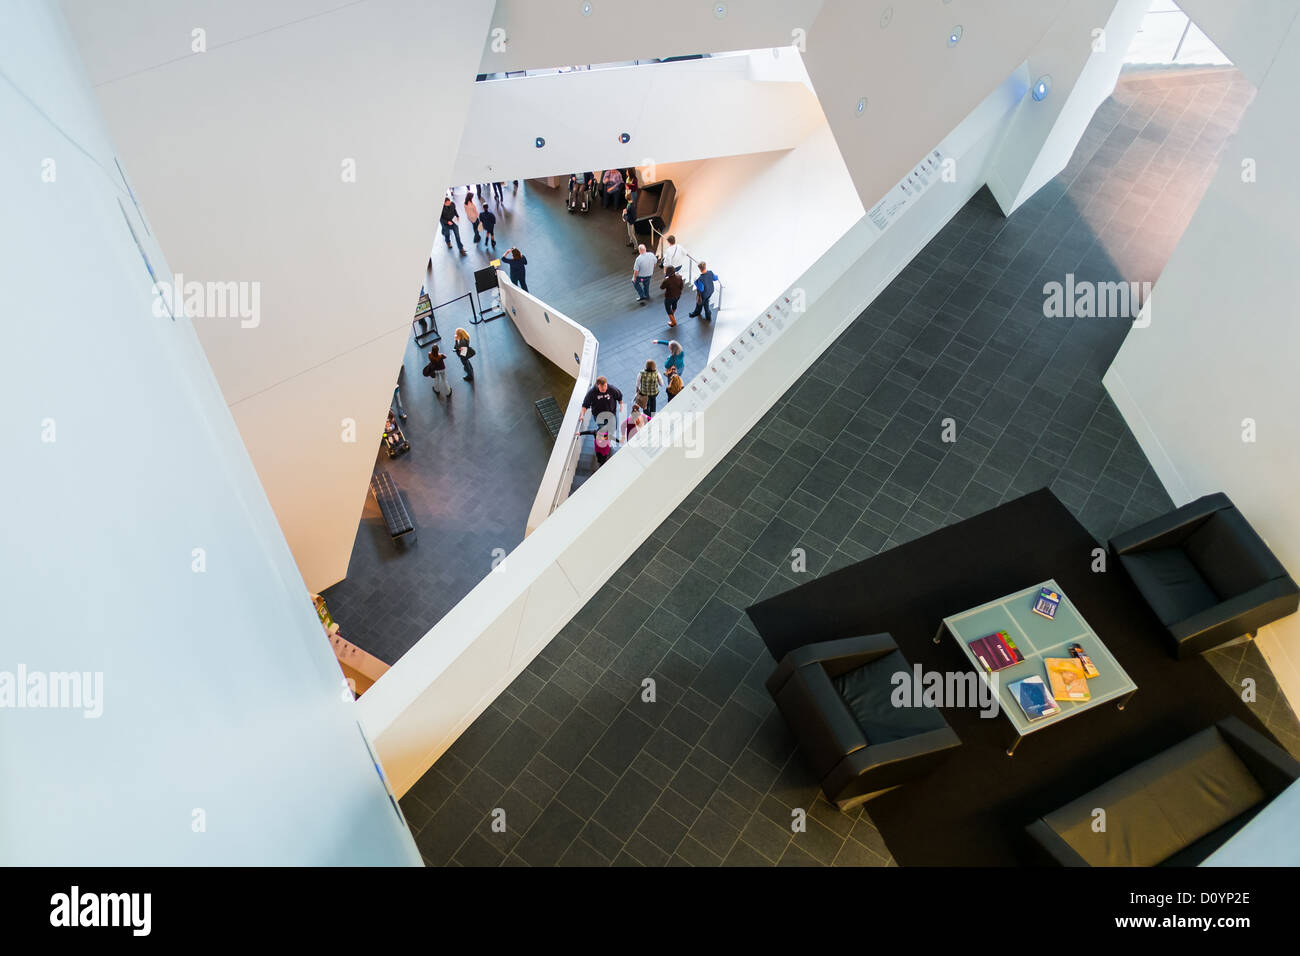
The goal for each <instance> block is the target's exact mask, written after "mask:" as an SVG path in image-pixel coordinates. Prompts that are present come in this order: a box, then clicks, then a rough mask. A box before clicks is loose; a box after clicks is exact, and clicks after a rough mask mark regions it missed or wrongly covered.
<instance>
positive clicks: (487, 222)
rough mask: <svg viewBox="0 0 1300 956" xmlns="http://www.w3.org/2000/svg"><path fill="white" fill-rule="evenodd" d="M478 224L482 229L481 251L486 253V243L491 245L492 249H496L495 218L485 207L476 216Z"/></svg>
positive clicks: (494, 214)
mask: <svg viewBox="0 0 1300 956" xmlns="http://www.w3.org/2000/svg"><path fill="white" fill-rule="evenodd" d="M478 221H479V224H480V225H481V226H482V227H483V249H484V251H487V247H488V243H489V242H490V243H492V248H493V249H495V248H496V247H497V217H496V213H494V212H493V211H492V210H491V209H489V208H488V207H487V206H484V207H483V211H482V212H480V213H479V214H478Z"/></svg>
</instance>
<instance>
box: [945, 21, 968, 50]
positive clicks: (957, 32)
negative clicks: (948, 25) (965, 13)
mask: <svg viewBox="0 0 1300 956" xmlns="http://www.w3.org/2000/svg"><path fill="white" fill-rule="evenodd" d="M963 32H964V31H963V30H962V28H961V24H960V23H959V24H957V25H956V26H955V27H953V28H952V32H951V33H949V34H948V45H949V46H956V45H957V44H958V43H960V42H961V35H962V33H963Z"/></svg>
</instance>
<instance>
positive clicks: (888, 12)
mask: <svg viewBox="0 0 1300 956" xmlns="http://www.w3.org/2000/svg"><path fill="white" fill-rule="evenodd" d="M893 19H894V8H893V7H885V9H884V10H882V11H881V12H880V29H882V30H883V29H885V27H887V26H889V24H890V21H892V20H893Z"/></svg>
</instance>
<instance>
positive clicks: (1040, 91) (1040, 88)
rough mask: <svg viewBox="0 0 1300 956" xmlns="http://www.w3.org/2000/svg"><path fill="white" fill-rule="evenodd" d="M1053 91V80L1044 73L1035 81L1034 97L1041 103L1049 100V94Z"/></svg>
mask: <svg viewBox="0 0 1300 956" xmlns="http://www.w3.org/2000/svg"><path fill="white" fill-rule="evenodd" d="M1051 91H1052V78H1051V77H1050V76H1048V75H1047V74H1046V73H1044V74H1043V75H1042V76H1040V77H1039V78H1038V79H1036V80H1035V81H1034V91H1033V97H1034V99H1035V100H1037V101H1038V102H1039V103H1041V102H1042V101H1043V100H1045V99H1047V94H1048V93H1050V92H1051Z"/></svg>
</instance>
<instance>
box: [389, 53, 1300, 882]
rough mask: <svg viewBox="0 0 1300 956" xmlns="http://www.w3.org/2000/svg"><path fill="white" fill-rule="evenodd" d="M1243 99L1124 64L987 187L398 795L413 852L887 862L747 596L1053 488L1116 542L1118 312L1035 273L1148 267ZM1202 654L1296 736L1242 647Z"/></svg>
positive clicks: (1146, 504)
mask: <svg viewBox="0 0 1300 956" xmlns="http://www.w3.org/2000/svg"><path fill="white" fill-rule="evenodd" d="M1249 94H1250V89H1249V87H1248V86H1247V85H1246V84H1245V83H1244V81H1243V80H1241V78H1240V77H1239V76H1238V75H1237V74H1236V73H1235V72H1234V71H1219V72H1215V73H1205V74H1198V75H1196V76H1194V77H1193V76H1191V75H1184V74H1180V75H1178V76H1170V77H1168V78H1166V79H1165V80H1162V78H1161V77H1160V76H1158V75H1155V76H1153V75H1144V76H1143V77H1142V78H1141V79H1140V80H1134V81H1133V82H1130V81H1128V80H1125V81H1124V82H1122V83H1121V85H1120V87H1119V88H1118V89H1117V91H1116V93H1115V95H1114V96H1113V97H1112V98H1111V99H1110V100H1108V101H1107V102H1106V103H1105V104H1104V105H1103V106H1102V108H1101V109H1100V110H1099V111H1098V113H1097V116H1096V118H1095V119H1094V121H1093V123H1092V124H1091V126H1090V128H1089V129H1088V131H1087V134H1086V135H1085V137H1084V139H1083V141H1082V143H1081V144H1080V146H1079V149H1078V152H1077V154H1076V156H1075V157H1074V159H1073V160H1072V162H1071V163H1070V165H1069V167H1068V168H1067V169H1066V170H1065V171H1064V172H1063V173H1062V174H1061V176H1059V177H1058V178H1057V179H1056V180H1055V181H1054V182H1053V183H1051V184H1049V185H1048V186H1047V187H1045V188H1044V189H1043V190H1042V191H1041V192H1040V193H1039V194H1038V195H1037V196H1036V197H1034V199H1033V200H1032V201H1030V202H1029V203H1027V204H1026V205H1025V206H1024V207H1023V208H1021V209H1020V210H1018V211H1017V212H1016V213H1015V214H1014V215H1012V216H1011V217H1009V218H1005V217H1003V216H1002V214H1001V212H1000V211H999V210H998V208H997V206H996V204H995V203H994V202H993V200H992V199H991V197H990V196H989V195H988V193H987V192H981V193H980V194H978V195H976V196H975V197H974V198H973V199H972V200H971V201H970V203H969V204H968V205H967V206H966V207H965V208H964V209H962V210H961V211H960V212H959V213H958V215H957V216H955V217H954V218H953V220H952V221H951V222H950V223H949V224H948V225H947V226H946V227H945V228H944V229H943V230H942V231H941V232H940V234H939V235H938V236H937V237H936V238H935V239H934V240H933V241H932V242H931V243H930V244H929V245H928V246H927V247H926V248H925V249H924V250H923V251H922V252H921V253H920V254H919V255H918V256H917V257H916V259H915V260H914V261H913V262H912V263H911V264H910V265H908V266H907V267H906V268H905V269H904V270H903V272H902V274H901V275H899V277H898V278H897V279H896V280H895V281H894V282H893V283H892V284H891V285H890V286H889V288H888V289H886V290H885V291H884V292H883V293H882V294H881V295H880V296H879V297H878V298H877V300H876V301H875V302H874V303H873V304H872V305H871V307H870V308H868V309H867V310H866V311H865V312H864V313H863V314H862V315H861V316H860V317H859V318H858V319H857V320H856V321H855V322H854V323H853V325H852V326H851V327H850V328H849V329H848V330H847V331H846V332H845V333H844V334H843V335H842V336H841V337H840V339H839V340H838V341H837V342H836V343H835V344H834V345H833V346H832V347H831V348H830V349H829V350H828V351H827V352H826V353H825V354H824V355H823V356H822V358H821V359H820V360H819V361H818V362H817V363H816V364H815V365H814V366H813V367H812V368H811V369H810V370H809V371H808V372H807V373H806V374H805V375H804V376H803V377H802V378H801V379H800V380H799V382H798V383H797V384H796V385H794V386H793V387H792V388H791V389H790V390H789V391H788V392H787V393H786V394H785V395H784V396H782V397H781V399H780V400H779V401H778V403H777V404H776V406H775V407H774V408H772V409H771V411H770V412H769V413H768V414H767V415H766V416H764V418H763V419H762V420H761V421H760V423H759V424H758V425H757V426H755V427H754V429H753V430H751V432H750V433H749V434H748V435H746V436H745V438H744V439H743V440H742V441H741V442H740V443H739V444H738V445H737V446H736V448H735V449H734V450H733V451H732V452H731V453H730V454H729V455H728V456H727V457H726V459H725V460H724V461H723V462H722V463H720V464H719V465H718V466H717V468H715V469H714V470H713V471H712V472H711V473H710V474H709V475H708V476H707V477H706V479H705V480H704V481H703V482H702V483H701V484H700V485H699V486H698V487H697V488H696V489H695V490H694V491H693V492H692V493H691V494H690V495H689V496H688V497H687V499H686V500H685V501H684V502H683V503H682V505H681V506H680V507H678V508H677V509H676V510H675V511H674V512H673V514H672V515H670V516H669V517H668V518H667V519H666V520H665V521H664V522H663V524H662V525H660V527H659V528H658V529H656V530H655V532H654V533H653V534H652V535H651V537H650V539H649V540H647V541H646V542H645V544H644V545H642V547H640V548H639V549H638V550H637V551H636V553H635V554H634V555H633V556H632V557H631V558H630V559H629V560H628V561H627V562H626V563H625V564H624V566H623V567H622V568H621V569H620V570H619V571H618V572H617V573H616V574H615V575H614V576H613V578H612V579H611V580H610V581H609V582H608V583H607V584H606V586H605V587H604V588H602V590H601V591H600V592H599V593H598V594H597V595H596V597H594V598H593V599H592V600H591V601H590V602H588V604H587V605H586V606H585V607H584V608H583V609H582V610H581V611H580V612H579V613H578V614H577V616H576V617H575V618H574V619H573V620H572V621H571V622H570V623H569V624H568V625H567V626H566V627H565V628H564V629H563V631H562V632H561V633H560V634H559V635H558V636H557V637H556V638H555V639H554V640H553V641H552V642H551V643H550V644H549V645H548V646H547V647H546V649H545V650H544V651H543V652H542V653H541V655H540V656H539V657H538V658H537V659H536V660H535V661H534V662H533V663H532V664H531V665H530V666H529V667H528V669H527V670H525V671H524V672H523V673H522V674H521V675H520V676H519V678H518V679H516V680H515V681H514V683H513V684H512V685H511V686H510V687H509V688H508V689H507V690H506V691H505V692H504V693H503V694H502V695H501V696H500V697H499V698H498V699H497V700H496V701H494V702H493V703H492V705H491V706H490V707H489V708H488V709H487V711H486V712H485V713H484V714H483V715H482V716H481V717H480V718H479V719H478V720H477V721H475V722H474V724H473V725H472V726H471V727H470V728H469V729H468V730H467V731H466V732H465V734H464V735H462V736H461V737H460V739H458V740H457V741H456V743H455V744H454V746H453V747H452V748H451V749H450V750H449V751H448V752H447V753H446V754H445V755H444V756H443V757H442V758H441V759H439V760H438V762H437V763H436V764H435V765H434V767H433V768H432V769H431V770H430V771H429V772H428V773H427V774H426V775H425V776H424V777H423V778H422V779H421V780H420V781H419V782H418V783H417V784H416V785H415V786H414V787H413V788H412V789H411V790H410V792H408V793H407V794H406V795H405V797H404V798H403V799H402V806H403V809H404V811H405V813H406V815H407V819H408V822H409V824H410V826H411V829H412V831H413V832H414V833H415V838H416V841H417V843H418V845H419V847H420V850H421V852H422V854H423V855H424V858H425V860H426V861H427V862H428V863H430V864H433V865H444V864H453V865H499V864H510V865H535V866H536V865H549V864H557V863H558V864H572V865H598V866H605V865H610V864H614V865H649V866H655V865H664V864H668V865H696V866H714V865H789V866H808V865H827V864H832V865H849V866H860V865H876V866H884V865H889V864H890V863H891V862H892V860H891V857H890V853H889V849H888V847H886V846H885V844H884V841H883V840H882V839H881V836H880V833H879V832H878V831H877V830H876V828H875V827H874V826H873V824H872V822H871V819H870V814H869V807H868V810H867V811H866V812H864V811H862V810H858V811H856V812H854V813H852V814H841V813H839V812H838V811H836V810H835V809H834V808H833V807H831V806H830V805H828V804H827V803H826V801H825V799H824V798H823V797H822V796H821V795H820V794H819V792H818V787H817V785H816V782H815V781H814V780H812V779H811V778H810V776H809V774H808V773H807V771H806V770H805V769H804V767H803V764H802V762H801V761H800V759H799V756H798V754H797V753H796V752H795V745H794V741H793V740H792V739H791V737H790V735H789V734H788V732H787V731H786V729H785V727H784V725H783V723H782V721H781V718H780V716H779V715H778V713H777V712H776V710H775V708H774V706H773V704H772V702H771V701H770V699H769V698H768V696H767V694H766V692H765V690H764V688H763V681H764V679H765V678H766V677H767V676H768V674H770V672H771V671H772V669H773V666H774V665H773V662H772V661H771V660H770V658H769V657H768V655H767V652H766V650H765V649H764V647H763V645H762V642H761V641H760V640H759V638H758V636H757V634H756V633H755V632H754V630H753V629H752V627H751V626H750V625H749V623H748V620H747V619H746V618H745V617H744V616H743V612H742V609H743V608H744V607H746V606H747V605H749V604H751V603H753V602H754V601H755V600H757V599H759V598H762V597H764V596H767V595H770V594H774V593H778V592H780V591H783V590H786V589H788V588H791V587H794V586H796V585H798V584H801V583H804V582H805V581H807V580H810V579H811V578H813V577H816V576H819V575H822V574H824V573H826V572H827V571H829V570H832V569H834V568H837V567H841V566H844V565H847V564H850V563H852V562H855V561H859V560H861V559H863V558H866V557H869V556H871V555H873V554H876V553H878V552H880V551H883V550H885V549H887V548H891V547H893V546H895V545H896V544H899V543H901V542H904V541H907V540H910V539H912V538H915V537H917V536H919V535H923V534H926V533H928V532H930V531H933V530H935V529H937V528H940V527H943V526H945V525H947V524H950V523H952V522H954V521H957V520H960V519H962V518H965V517H968V516H970V515H973V514H976V513H978V512H980V511H983V510H985V509H987V508H989V507H992V506H994V505H996V504H998V503H999V502H1003V501H1006V500H1009V499H1011V498H1014V497H1016V496H1019V495H1021V494H1024V493H1026V492H1029V491H1033V490H1035V489H1037V488H1039V487H1042V486H1048V487H1051V488H1052V489H1053V490H1054V491H1055V492H1056V494H1057V495H1058V496H1059V497H1060V498H1061V499H1062V501H1064V502H1065V503H1066V505H1067V506H1069V507H1070V508H1071V509H1072V510H1073V511H1074V513H1075V514H1076V515H1077V516H1078V517H1079V518H1080V520H1081V521H1082V522H1083V524H1084V525H1085V526H1086V527H1087V528H1088V529H1089V530H1090V531H1091V532H1092V533H1093V535H1095V536H1096V537H1097V538H1098V539H1100V540H1103V541H1104V540H1106V539H1107V538H1109V537H1110V536H1111V535H1113V534H1114V533H1115V532H1116V531H1118V530H1120V529H1122V528H1125V527H1127V526H1130V525H1133V524H1136V523H1138V522H1140V521H1143V520H1146V519H1148V518H1150V517H1153V516H1155V515H1157V514H1160V513H1162V512H1164V511H1167V510H1168V509H1169V508H1170V507H1171V502H1170V500H1169V498H1168V496H1167V495H1166V494H1165V492H1164V490H1163V489H1162V487H1161V486H1160V483H1159V482H1158V481H1157V480H1156V478H1155V476H1154V474H1153V473H1152V470H1151V468H1150V466H1149V464H1148V462H1147V460H1146V458H1145V457H1144V456H1143V454H1142V451H1141V449H1140V447H1139V446H1138V445H1137V443H1136V441H1135V440H1134V438H1133V436H1132V434H1131V433H1130V432H1129V430H1128V428H1127V427H1126V426H1125V424H1124V422H1123V420H1122V419H1121V417H1120V416H1119V414H1118V413H1117V411H1116V410H1115V408H1114V406H1113V405H1112V403H1111V402H1110V400H1109V398H1108V396H1107V394H1106V392H1105V390H1104V389H1103V387H1102V385H1101V381H1100V379H1101V375H1102V373H1103V372H1104V371H1105V369H1106V367H1107V365H1108V364H1109V362H1110V360H1111V358H1112V357H1113V356H1114V354H1115V351H1116V350H1117V349H1118V347H1119V345H1120V343H1121V342H1122V340H1123V337H1124V335H1125V334H1126V331H1127V326H1128V324H1129V323H1128V322H1126V321H1123V320H1113V319H1109V320H1103V319H1074V320H1069V319H1046V318H1044V315H1043V296H1042V286H1043V283H1044V282H1045V281H1048V280H1050V279H1056V280H1058V281H1060V280H1061V279H1062V278H1063V274H1064V273H1065V272H1068V271H1073V272H1074V273H1076V275H1077V276H1078V277H1079V278H1080V279H1091V280H1094V281H1101V280H1107V281H1110V280H1118V279H1120V278H1125V279H1134V280H1144V279H1154V278H1155V277H1156V275H1158V273H1159V271H1160V268H1161V266H1162V265H1163V262H1164V257H1165V256H1167V255H1168V253H1169V250H1170V249H1172V247H1173V243H1174V242H1176V241H1177V238H1178V234H1179V233H1180V231H1181V229H1182V228H1183V226H1185V224H1186V220H1187V217H1188V216H1190V212H1191V210H1192V209H1194V208H1195V204H1196V200H1197V198H1198V197H1199V195H1200V192H1199V190H1203V188H1204V185H1205V183H1206V182H1207V180H1208V177H1209V175H1210V172H1211V171H1212V169H1213V167H1214V166H1215V164H1216V162H1217V157H1218V154H1219V150H1220V148H1221V147H1222V145H1223V143H1224V140H1225V139H1226V137H1227V135H1228V134H1229V133H1230V132H1231V130H1232V129H1233V128H1235V124H1236V121H1237V118H1238V117H1239V115H1240V113H1241V110H1242V109H1243V107H1244V104H1245V103H1246V102H1247V100H1248V98H1249ZM1189 183H1191V184H1194V185H1193V186H1191V187H1189V186H1188V184H1189ZM1135 208H1136V209H1137V210H1138V211H1134V210H1135ZM944 418H953V419H955V421H956V422H957V428H958V432H957V440H956V441H955V442H951V443H948V442H944V441H942V440H941V424H940V423H941V421H942V420H943V419H944ZM795 547H800V548H803V549H805V551H806V553H807V570H806V572H803V573H799V572H795V571H793V570H792V569H791V564H790V561H789V556H790V552H791V549H792V548H795ZM918 573H923V569H918ZM1212 660H1213V661H1214V663H1215V666H1216V667H1217V668H1218V669H1219V670H1220V673H1222V674H1223V675H1224V677H1225V680H1226V681H1227V682H1228V683H1229V684H1230V685H1231V688H1232V689H1229V687H1228V686H1225V689H1224V693H1235V692H1238V685H1239V682H1240V679H1241V678H1242V677H1245V676H1251V677H1255V678H1256V679H1257V680H1258V681H1259V682H1260V692H1259V700H1260V703H1259V704H1258V706H1259V707H1260V713H1261V717H1263V718H1264V719H1265V720H1266V721H1267V723H1268V724H1269V726H1270V727H1272V728H1275V729H1277V731H1278V735H1279V737H1280V738H1281V739H1283V740H1284V742H1287V743H1289V744H1290V745H1292V746H1293V747H1294V746H1295V744H1296V743H1297V742H1298V741H1300V735H1298V734H1297V725H1296V722H1295V718H1294V716H1293V715H1292V714H1291V713H1290V710H1289V708H1288V707H1287V706H1286V703H1285V701H1284V700H1282V698H1281V695H1280V694H1279V693H1278V691H1277V686H1276V683H1275V682H1273V681H1272V680H1271V678H1270V677H1269V676H1268V674H1267V668H1266V667H1264V666H1263V665H1262V660H1261V659H1260V658H1259V655H1258V651H1257V650H1256V649H1255V648H1254V647H1253V646H1247V645H1239V646H1236V647H1233V648H1225V649H1223V650H1221V651H1217V652H1215V654H1214V656H1213V657H1212ZM647 678H652V679H653V680H654V698H653V700H647V699H645V693H646V691H645V689H644V685H643V681H644V680H645V679H647ZM1288 735H1289V736H1288ZM494 809H500V810H502V811H504V814H505V817H504V822H505V830H504V832H496V831H494V829H493V828H492V825H491V823H492V811H493V810H494ZM799 809H804V810H806V811H807V813H808V818H809V822H808V827H807V830H806V832H802V833H794V832H792V829H791V825H790V824H791V819H792V813H793V811H795V810H799Z"/></svg>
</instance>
